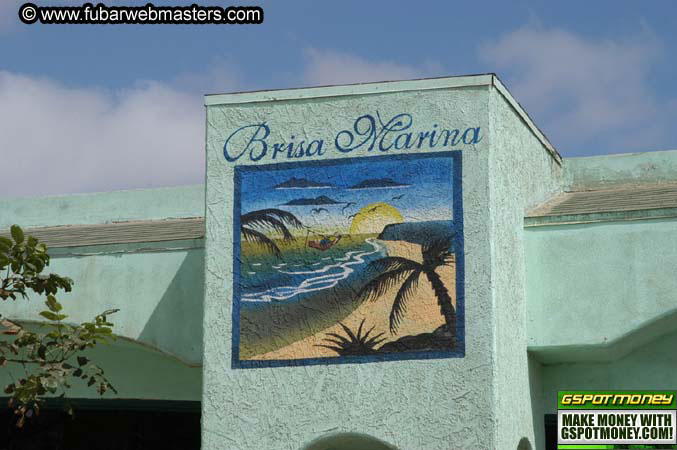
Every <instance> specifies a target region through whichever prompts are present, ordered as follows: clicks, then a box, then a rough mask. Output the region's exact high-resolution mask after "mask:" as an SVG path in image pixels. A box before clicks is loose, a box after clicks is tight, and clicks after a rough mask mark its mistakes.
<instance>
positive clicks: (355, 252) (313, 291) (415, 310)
mask: <svg viewBox="0 0 677 450" xmlns="http://www.w3.org/2000/svg"><path fill="white" fill-rule="evenodd" d="M454 164H459V162H458V160H457V158H456V157H454V155H453V154H452V153H442V154H434V155H409V156H400V157H374V158H361V159H350V160H337V161H324V162H310V163H303V164H281V165H276V166H273V165H270V166H255V167H247V166H239V167H237V168H236V176H235V183H236V192H237V193H238V194H237V196H236V201H235V215H236V217H239V223H238V224H237V226H236V231H239V233H236V234H239V236H236V242H235V243H236V245H235V255H234V258H233V259H234V261H235V266H236V267H235V268H234V269H235V270H234V274H235V280H234V286H233V287H234V301H235V305H234V317H233V319H234V320H233V323H234V339H233V345H234V349H233V350H234V351H233V355H234V362H235V363H236V364H237V363H242V362H249V361H295V360H309V359H317V358H327V360H326V361H327V362H331V361H332V358H333V360H335V359H336V358H338V359H347V360H350V358H351V357H379V358H383V359H387V358H389V357H393V355H400V356H402V355H404V357H407V355H409V356H411V355H418V356H420V357H425V356H426V355H432V354H437V355H442V356H444V355H448V356H461V355H462V352H463V350H462V347H461V345H460V343H461V342H462V335H461V334H460V332H459V330H463V329H464V328H463V326H462V324H460V325H461V326H459V323H458V318H457V317H458V311H457V310H458V308H459V307H462V303H460V302H459V301H458V300H459V295H458V292H457V291H458V285H459V283H457V276H458V274H459V273H462V271H460V270H459V267H458V265H459V264H461V263H462V258H459V256H461V255H460V254H461V248H462V225H461V223H460V221H461V218H460V217H458V218H455V217H454V213H455V212H456V214H458V211H460V205H458V204H456V203H457V202H460V201H461V200H460V180H457V179H454V174H455V173H458V171H455V170H454ZM459 215H460V214H459ZM459 281H460V280H459ZM418 356H416V357H418ZM245 365H246V364H245Z"/></svg>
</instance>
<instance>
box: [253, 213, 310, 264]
mask: <svg viewBox="0 0 677 450" xmlns="http://www.w3.org/2000/svg"><path fill="white" fill-rule="evenodd" d="M288 226H291V227H294V228H301V227H303V226H304V225H303V223H302V222H301V221H300V220H299V219H297V218H296V216H295V215H294V214H292V213H290V212H288V211H283V210H281V209H275V208H269V209H260V210H258V211H252V212H249V213H247V214H244V215H242V216H240V233H241V234H242V237H243V238H244V239H245V240H246V241H249V242H253V243H255V244H259V245H261V246H263V247H264V248H266V249H267V250H269V251H270V252H271V253H273V254H274V255H275V256H277V257H278V258H279V257H280V256H281V252H280V248H279V247H278V246H277V244H276V243H275V242H274V241H273V239H271V238H270V237H268V236H266V234H264V231H268V230H272V231H274V232H276V233H278V234H280V235H282V240H283V241H287V242H289V241H293V240H294V236H293V235H292V234H291V232H290V231H289V228H287V227H288Z"/></svg>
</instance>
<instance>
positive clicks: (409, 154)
mask: <svg viewBox="0 0 677 450" xmlns="http://www.w3.org/2000/svg"><path fill="white" fill-rule="evenodd" d="M205 103H206V120H205V122H206V162H207V164H206V172H205V184H204V185H200V186H187V187H175V188H166V189H153V190H136V191H119V192H108V193H97V194H77V195H67V196H56V197H43V198H29V199H0V230H7V229H8V228H9V227H10V225H11V224H14V223H17V224H20V225H21V226H23V227H24V228H26V229H27V230H28V232H29V233H31V234H33V235H35V236H37V237H39V238H41V239H42V240H44V242H46V243H47V245H48V246H49V248H50V253H51V255H52V257H53V259H52V264H51V266H50V269H51V270H53V271H55V272H57V273H59V274H63V275H67V276H69V277H71V278H73V279H74V281H75V289H74V291H73V292H72V293H71V294H69V295H68V296H67V297H64V298H63V299H62V300H63V303H64V304H65V305H68V309H69V311H70V312H71V314H72V316H71V319H72V320H74V321H80V320H82V321H84V320H87V319H88V318H89V317H90V316H93V315H94V314H96V313H97V312H99V311H100V310H102V309H106V308H119V309H120V312H119V313H117V314H116V315H115V316H114V317H113V318H114V321H115V330H116V333H117V334H118V335H119V336H120V337H121V339H119V340H117V342H116V343H115V344H114V345H112V346H110V347H103V348H100V349H98V350H97V351H96V354H95V355H93V359H94V357H95V358H96V359H97V360H98V361H99V363H100V365H101V366H102V367H103V368H104V369H105V370H106V372H107V374H108V375H109V378H110V379H111V380H112V382H113V383H114V384H115V386H116V388H117V390H118V395H117V396H113V395H108V394H107V395H106V396H105V399H107V400H100V399H98V397H96V394H94V393H93V392H90V391H88V390H87V389H85V388H84V386H83V387H79V386H76V387H74V389H73V390H72V392H71V396H72V397H73V398H76V399H88V398H90V399H92V400H91V401H89V402H86V401H84V400H83V402H85V403H87V405H89V407H92V408H95V407H96V404H97V402H101V403H100V404H101V405H104V404H105V408H107V409H115V408H121V409H124V408H133V407H134V405H135V404H136V403H138V404H144V405H146V407H147V408H148V409H153V408H156V409H158V410H160V409H162V408H164V407H171V408H175V409H181V408H184V409H191V408H192V409H193V410H195V409H196V408H199V409H200V411H201V442H202V444H201V445H202V448H203V449H205V450H217V449H237V450H249V449H251V450H254V449H270V450H273V449H289V450H304V449H308V450H309V449H313V450H330V449H334V450H341V449H353V448H355V449H374V450H376V449H400V450H418V449H421V450H436V449H499V450H503V449H505V450H510V449H530V448H533V449H541V450H545V449H549V448H555V447H552V446H551V445H553V444H552V442H553V441H552V437H551V436H549V435H548V432H549V430H551V427H552V419H551V417H552V416H551V415H552V414H554V413H555V412H556V394H557V391H558V390H564V389H579V390H583V389H674V388H675V381H676V377H675V375H674V372H675V369H677V353H676V352H675V351H674V349H675V348H677V318H676V317H675V314H677V294H676V292H677V277H676V276H675V269H674V268H675V267H677V223H676V220H677V151H661V152H645V153H634V154H622V155H608V156H597V157H586V158H562V157H561V156H560V155H559V153H558V152H557V151H556V150H555V148H554V147H553V145H552V144H551V143H550V142H549V141H548V139H547V138H546V137H545V135H544V134H543V132H542V131H541V130H539V129H538V128H537V126H536V125H535V124H534V123H533V122H532V120H531V119H530V118H529V116H528V115H527V113H526V112H525V111H524V110H523V109H522V108H521V107H520V105H519V104H518V103H517V101H516V100H515V99H514V98H513V97H512V95H511V94H510V93H509V92H508V90H507V89H506V87H505V86H504V85H503V84H502V83H501V82H500V80H499V79H498V78H497V77H496V76H494V75H477V76H467V77H452V78H440V79H426V80H414V81H401V82H387V83H374V84H361V85H350V86H331V87H320V88H304V89H294V90H281V91H264V92H252V93H239V94H226V95H213V96H207V97H206V98H205ZM544 131H546V132H547V130H544ZM186 151H191V152H195V155H196V157H200V153H201V152H203V151H204V149H200V148H195V149H186ZM149 170H161V163H159V164H158V167H157V168H149ZM280 211H282V212H280ZM351 216H352V217H351ZM286 231H288V232H289V234H290V236H291V237H289V236H286ZM287 238H288V239H287ZM271 244H272V245H271ZM379 277H380V278H379ZM384 280H385V281H384ZM379 283H381V284H379ZM375 286H377V287H375ZM378 286H381V287H378ZM41 307H42V305H41V303H40V302H38V301H28V302H26V301H17V302H5V304H3V305H2V308H3V309H2V313H3V315H5V316H7V317H12V318H14V319H16V320H24V321H32V320H35V318H36V317H37V312H38V311H40V310H41ZM362 325H363V327H362ZM358 327H359V328H361V330H362V336H352V337H351V333H352V334H354V335H356V334H357V329H358ZM345 328H347V329H348V330H349V331H350V332H351V333H348V332H346V331H345ZM367 330H370V331H371V334H370V335H369V337H370V338H374V339H372V340H371V341H370V340H369V339H368V338H366V339H362V340H360V339H357V338H359V337H364V332H366V331H367ZM376 337H378V338H377V339H376ZM3 370H4V369H3ZM0 375H2V376H0V378H2V379H3V380H4V379H5V378H6V377H8V374H0ZM95 399H96V400H95ZM154 402H155V403H154ZM198 402H199V403H198ZM152 405H156V406H155V407H153V406H152ZM182 405H184V406H182ZM546 441H547V442H548V443H546Z"/></svg>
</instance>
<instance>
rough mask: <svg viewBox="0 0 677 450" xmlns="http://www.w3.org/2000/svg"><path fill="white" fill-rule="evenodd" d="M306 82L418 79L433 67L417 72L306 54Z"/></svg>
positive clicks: (344, 55)
mask: <svg viewBox="0 0 677 450" xmlns="http://www.w3.org/2000/svg"><path fill="white" fill-rule="evenodd" d="M307 58H308V60H307V67H306V71H305V81H306V82H307V83H308V84H310V85H320V86H321V85H328V84H348V83H364V82H369V81H390V80H406V79H410V78H419V77H421V76H423V73H424V72H427V71H430V69H431V67H429V66H425V67H423V68H415V67H412V66H408V65H404V64H397V63H393V62H388V61H368V60H366V59H363V58H360V57H357V56H354V55H351V54H348V53H341V52H336V51H330V50H317V49H310V50H308V51H307Z"/></svg>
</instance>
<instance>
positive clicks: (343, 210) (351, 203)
mask: <svg viewBox="0 0 677 450" xmlns="http://www.w3.org/2000/svg"><path fill="white" fill-rule="evenodd" d="M353 205H355V202H348V203H346V206H344V207H343V208H342V209H341V212H346V209H348V208H350V207H351V206H353Z"/></svg>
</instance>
